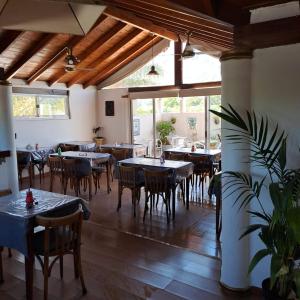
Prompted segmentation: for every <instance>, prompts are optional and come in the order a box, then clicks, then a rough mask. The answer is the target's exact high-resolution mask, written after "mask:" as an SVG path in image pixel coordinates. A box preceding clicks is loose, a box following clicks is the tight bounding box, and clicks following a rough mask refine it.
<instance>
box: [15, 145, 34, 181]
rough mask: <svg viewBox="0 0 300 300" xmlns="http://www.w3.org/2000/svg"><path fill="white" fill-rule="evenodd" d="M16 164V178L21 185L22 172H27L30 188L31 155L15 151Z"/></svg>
mask: <svg viewBox="0 0 300 300" xmlns="http://www.w3.org/2000/svg"><path fill="white" fill-rule="evenodd" d="M17 163H18V177H19V182H20V184H21V185H22V183H23V176H22V174H23V171H24V170H25V169H27V170H28V174H29V185H30V186H32V168H31V153H30V152H19V151H17Z"/></svg>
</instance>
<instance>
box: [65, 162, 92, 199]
mask: <svg viewBox="0 0 300 300" xmlns="http://www.w3.org/2000/svg"><path fill="white" fill-rule="evenodd" d="M62 163H63V164H62V165H63V185H64V194H66V193H67V187H68V182H70V187H71V188H73V189H74V191H75V194H76V196H79V194H80V184H81V183H82V182H83V185H84V191H86V190H87V186H88V188H89V199H91V198H92V167H91V165H90V162H89V161H88V160H87V159H80V158H79V159H78V158H75V159H73V158H72V159H66V158H64V159H63V160H62Z"/></svg>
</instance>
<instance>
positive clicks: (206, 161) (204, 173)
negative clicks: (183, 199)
mask: <svg viewBox="0 0 300 300" xmlns="http://www.w3.org/2000/svg"><path fill="white" fill-rule="evenodd" d="M188 161H190V162H192V163H193V165H194V171H193V177H195V181H194V180H193V183H194V185H195V186H196V187H197V181H198V177H199V185H201V196H202V198H201V199H202V201H203V198H204V182H205V180H206V177H208V176H209V177H211V176H212V175H211V174H212V168H213V167H212V161H211V160H210V158H209V157H208V156H206V155H203V156H200V155H194V154H189V155H188Z"/></svg>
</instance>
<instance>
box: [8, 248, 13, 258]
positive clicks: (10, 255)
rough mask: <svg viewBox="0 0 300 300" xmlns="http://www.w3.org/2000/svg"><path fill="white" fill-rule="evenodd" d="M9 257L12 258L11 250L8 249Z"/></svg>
mask: <svg viewBox="0 0 300 300" xmlns="http://www.w3.org/2000/svg"><path fill="white" fill-rule="evenodd" d="M8 257H12V253H11V249H10V248H8Z"/></svg>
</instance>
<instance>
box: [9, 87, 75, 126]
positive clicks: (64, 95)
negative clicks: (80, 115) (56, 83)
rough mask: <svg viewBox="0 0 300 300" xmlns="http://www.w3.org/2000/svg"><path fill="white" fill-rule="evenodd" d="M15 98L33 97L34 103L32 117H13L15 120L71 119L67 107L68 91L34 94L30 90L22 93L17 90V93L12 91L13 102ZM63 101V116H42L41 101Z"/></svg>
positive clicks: (68, 106)
mask: <svg viewBox="0 0 300 300" xmlns="http://www.w3.org/2000/svg"><path fill="white" fill-rule="evenodd" d="M15 96H22V97H25V98H26V97H28V101H29V98H31V101H32V97H34V101H35V107H34V115H24V116H16V115H14V119H16V120H68V119H70V118H71V115H70V105H69V93H68V91H56V92H54V91H53V90H52V92H51V90H50V92H48V91H46V92H45V91H44V92H43V91H40V90H39V91H37V92H36V93H35V92H34V91H33V90H32V91H29V92H26V91H23V89H20V91H19V90H18V89H17V91H15V92H14V91H13V100H14V97H15ZM51 98H53V100H54V99H63V100H64V114H59V115H56V114H49V115H43V114H42V113H41V105H42V102H43V100H45V99H47V100H49V99H51Z"/></svg>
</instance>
